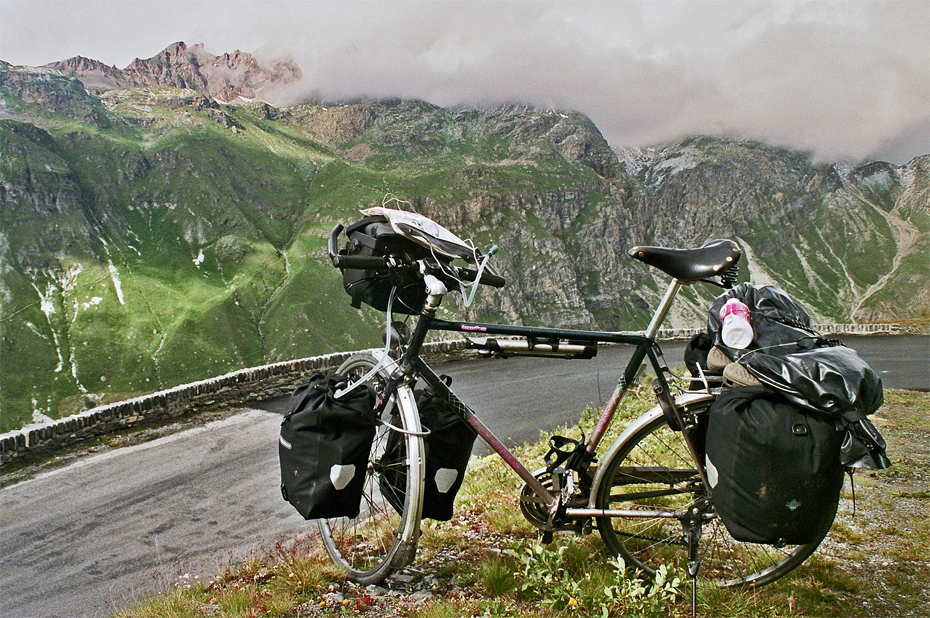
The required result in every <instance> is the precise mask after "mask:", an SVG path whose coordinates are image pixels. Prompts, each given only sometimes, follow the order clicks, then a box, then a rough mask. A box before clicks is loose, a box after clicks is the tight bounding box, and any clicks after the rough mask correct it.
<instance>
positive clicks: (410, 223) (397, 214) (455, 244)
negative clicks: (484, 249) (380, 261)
mask: <svg viewBox="0 0 930 618" xmlns="http://www.w3.org/2000/svg"><path fill="white" fill-rule="evenodd" d="M362 214H364V215H368V216H371V215H380V216H382V217H384V218H386V219H387V220H388V222H389V223H390V224H391V227H392V228H393V229H394V231H395V232H397V233H398V234H401V235H402V236H404V237H406V238H409V239H410V240H412V241H413V242H415V243H417V244H419V245H422V246H424V247H426V248H427V249H430V250H431V251H434V252H436V253H437V254H440V255H442V256H444V257H448V258H460V259H463V260H465V261H467V262H470V263H472V264H475V263H477V262H478V251H477V250H476V249H475V247H473V246H470V245H469V244H468V243H467V242H466V241H464V240H462V239H461V238H459V237H458V236H456V235H455V234H453V233H452V232H450V231H449V230H447V229H446V228H444V227H442V226H441V225H439V224H438V223H436V222H435V221H433V220H432V219H430V218H428V217H424V216H423V215H420V214H417V213H415V212H407V211H405V210H396V209H393V208H384V207H383V206H375V207H374V208H368V209H365V210H363V211H362Z"/></svg>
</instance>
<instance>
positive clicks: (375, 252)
mask: <svg viewBox="0 0 930 618" xmlns="http://www.w3.org/2000/svg"><path fill="white" fill-rule="evenodd" d="M346 236H347V237H348V239H349V240H348V243H347V244H346V247H345V249H343V250H342V251H340V254H342V255H351V256H362V257H372V256H375V257H383V256H388V255H394V256H403V257H404V258H405V259H406V260H418V259H422V258H425V257H429V255H430V251H429V249H428V248H426V247H424V246H422V245H419V244H417V243H415V242H413V241H412V240H410V239H409V238H406V237H405V236H403V235H401V234H398V233H397V232H396V231H394V228H392V227H391V224H390V223H389V222H388V220H387V219H386V218H385V217H383V216H380V215H373V216H370V217H365V218H364V219H362V220H360V221H356V222H355V223H353V224H352V225H350V226H349V227H348V228H346ZM342 284H343V287H345V290H346V292H347V293H348V294H349V296H351V297H352V306H353V307H355V308H356V309H358V308H359V307H361V305H362V303H364V304H366V305H369V306H371V307H374V308H375V309H377V310H378V311H387V307H388V298H390V295H391V289H392V288H393V287H395V286H396V287H397V292H396V293H395V297H394V304H393V305H392V307H391V311H392V312H393V313H402V314H406V315H409V314H415V313H419V312H420V310H421V309H422V308H423V304H424V303H425V302H426V287H425V286H424V285H423V281H422V280H421V279H420V278H419V277H417V276H416V275H415V274H413V273H408V274H405V273H401V272H398V271H396V270H373V269H366V270H359V269H355V268H346V269H344V270H343V271H342Z"/></svg>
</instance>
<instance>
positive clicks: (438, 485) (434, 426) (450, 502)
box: [380, 389, 478, 521]
mask: <svg viewBox="0 0 930 618" xmlns="http://www.w3.org/2000/svg"><path fill="white" fill-rule="evenodd" d="M414 396H415V397H416V402H417V409H418V410H419V412H420V423H421V424H422V426H423V428H424V429H428V430H429V435H428V436H426V438H425V439H424V443H425V445H426V472H425V474H426V482H425V485H424V494H423V517H424V518H427V519H435V520H437V521H449V520H450V519H452V515H453V513H454V508H453V507H454V502H455V496H456V495H457V494H458V491H459V489H460V488H461V487H462V482H463V481H464V480H465V471H466V469H467V468H468V461H469V460H470V459H471V451H472V447H473V446H474V445H475V439H476V438H477V437H478V434H476V433H475V431H474V430H473V429H472V428H471V426H470V425H468V423H466V422H465V421H463V420H462V418H461V417H460V416H459V415H457V414H456V413H455V412H454V411H453V410H452V408H451V407H450V406H449V404H448V403H447V402H446V401H445V399H443V398H442V397H440V396H438V395H436V394H435V393H433V392H432V391H431V390H429V389H417V390H416V391H415V392H414ZM397 448H399V445H398V447H397ZM400 480H401V479H400V478H399V477H396V476H392V475H391V474H390V473H388V472H385V474H383V475H382V477H381V480H380V482H381V493H382V494H383V495H384V496H385V497H386V498H387V500H388V502H390V503H391V505H392V506H393V507H394V508H395V509H396V510H397V511H398V512H400V511H401V508H402V505H403V502H404V486H403V484H401V483H400Z"/></svg>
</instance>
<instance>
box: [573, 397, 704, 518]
mask: <svg viewBox="0 0 930 618" xmlns="http://www.w3.org/2000/svg"><path fill="white" fill-rule="evenodd" d="M714 399H716V397H714V396H713V395H709V394H707V393H686V394H684V395H679V396H678V397H675V405H677V406H678V407H679V408H681V409H682V412H684V411H686V410H687V409H688V407H689V406H692V405H694V404H696V403H703V402H705V401H713V400H714ZM663 414H664V413H663V412H662V407H661V406H656V407H654V408H652V409H651V410H649V411H648V412H646V413H645V414H643V415H642V416H640V417H639V418H638V419H636V420H635V421H633V422H632V423H630V424H629V426H627V428H626V429H624V430H623V433H621V434H620V437H619V438H617V439H616V440H614V441H613V444H611V445H610V448H608V449H607V452H606V453H604V456H603V457H600V458H599V459H600V461H601V464H600V465H599V466H598V467H597V472H596V473H595V475H594V480H593V481H591V493H590V495H589V497H588V508H591V509H593V508H595V504H594V502H595V500H596V497H597V495H598V491H599V489H600V486H601V482H602V481H603V479H604V471H605V470H606V469H607V463H608V462H610V461H612V460H613V458H614V457H615V456H616V454H617V452H618V451H619V450H620V449H621V448H622V447H623V446H624V445H625V444H626V442H627V440H629V439H630V436H632V435H634V434H635V433H636V432H638V431H639V430H640V429H642V428H643V427H644V426H645V425H648V424H649V423H651V422H653V421H654V420H656V418H659V417H661V416H662V415H663Z"/></svg>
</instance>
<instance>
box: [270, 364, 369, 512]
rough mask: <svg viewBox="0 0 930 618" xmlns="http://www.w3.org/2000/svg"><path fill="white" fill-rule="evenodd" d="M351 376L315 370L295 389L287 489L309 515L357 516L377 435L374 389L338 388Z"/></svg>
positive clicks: (284, 439) (285, 457) (282, 444)
mask: <svg viewBox="0 0 930 618" xmlns="http://www.w3.org/2000/svg"><path fill="white" fill-rule="evenodd" d="M346 384H347V380H346V377H345V376H341V375H338V374H335V373H330V374H324V373H321V372H314V373H313V374H312V375H311V376H310V382H309V383H308V384H305V385H304V386H301V387H299V388H298V389H297V390H295V391H294V394H293V395H292V396H291V399H290V401H289V402H288V409H287V413H286V414H285V416H284V421H283V422H282V423H281V436H280V438H279V441H278V455H279V458H280V460H281V493H282V494H283V496H284V499H285V500H287V501H288V502H290V503H291V504H292V505H293V506H294V508H295V509H297V512H298V513H300V514H301V515H302V516H303V517H304V518H305V519H328V518H331V517H356V516H357V515H358V514H359V510H360V508H359V507H360V503H361V499H362V491H363V489H364V482H365V473H366V467H367V465H368V454H369V451H370V450H371V445H372V442H373V441H374V436H375V419H374V412H373V409H374V403H375V396H374V393H373V391H372V390H371V389H370V388H368V387H367V386H365V385H360V386H358V387H356V388H355V389H353V390H351V391H349V392H348V393H346V394H345V395H343V397H341V398H339V399H336V397H335V393H336V391H338V390H339V389H341V388H344V387H345V386H346Z"/></svg>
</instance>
